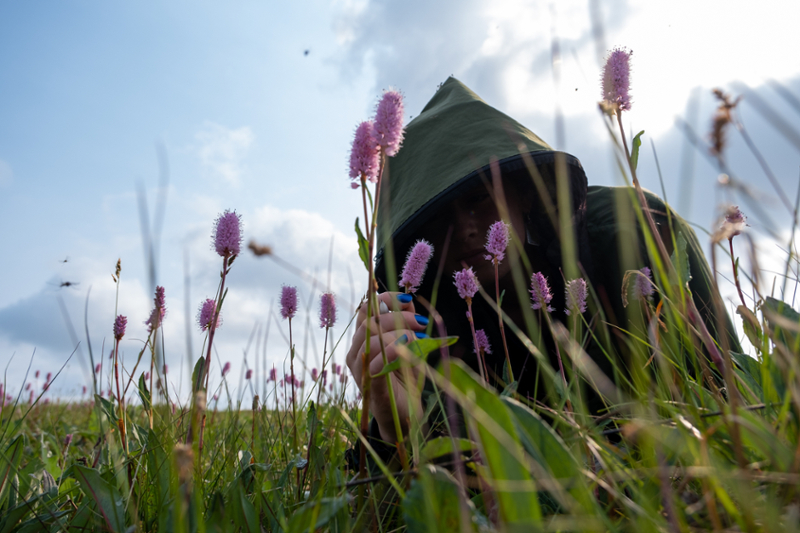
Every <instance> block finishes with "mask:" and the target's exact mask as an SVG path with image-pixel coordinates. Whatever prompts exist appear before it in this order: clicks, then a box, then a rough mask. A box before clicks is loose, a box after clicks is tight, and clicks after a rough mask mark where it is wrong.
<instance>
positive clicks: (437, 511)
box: [402, 465, 471, 533]
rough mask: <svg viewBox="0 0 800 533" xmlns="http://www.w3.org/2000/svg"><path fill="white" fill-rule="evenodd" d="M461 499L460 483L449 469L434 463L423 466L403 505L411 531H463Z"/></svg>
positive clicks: (422, 532) (411, 532) (424, 532)
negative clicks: (459, 500)
mask: <svg viewBox="0 0 800 533" xmlns="http://www.w3.org/2000/svg"><path fill="white" fill-rule="evenodd" d="M458 498H459V490H458V484H457V483H456V480H455V479H454V478H453V476H452V475H451V474H450V473H449V472H447V471H446V470H444V469H442V468H440V467H436V466H433V465H424V466H422V467H420V472H419V476H418V477H417V478H416V479H415V480H414V481H412V482H411V488H410V489H409V491H408V492H407V493H406V497H405V499H404V500H403V504H402V508H403V518H404V521H405V523H406V527H407V528H408V531H409V533H427V532H431V533H435V532H442V533H444V532H448V533H449V532H450V531H461V527H460V523H459V522H460V519H459V515H460V514H461V511H460V506H459V503H458ZM470 503H471V502H470Z"/></svg>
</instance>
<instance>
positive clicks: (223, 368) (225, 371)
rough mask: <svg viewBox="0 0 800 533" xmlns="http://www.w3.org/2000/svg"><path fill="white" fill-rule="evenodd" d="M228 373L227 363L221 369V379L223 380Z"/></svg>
mask: <svg viewBox="0 0 800 533" xmlns="http://www.w3.org/2000/svg"><path fill="white" fill-rule="evenodd" d="M230 371H231V363H230V361H229V362H227V363H225V365H224V366H223V367H222V377H223V378H224V377H225V375H226V374H227V373H228V372H230Z"/></svg>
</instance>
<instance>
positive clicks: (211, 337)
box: [151, 252, 230, 462]
mask: <svg viewBox="0 0 800 533" xmlns="http://www.w3.org/2000/svg"><path fill="white" fill-rule="evenodd" d="M229 258H230V252H225V255H224V256H222V273H221V278H222V280H221V281H220V284H219V293H217V308H216V309H215V310H214V316H213V317H211V324H209V326H208V351H207V352H206V363H205V365H204V366H203V372H202V373H201V374H200V376H198V379H197V381H198V382H197V390H200V387H201V386H202V383H203V382H205V388H206V390H208V376H209V370H210V369H211V347H212V345H213V344H214V333H216V331H217V321H218V320H219V314H220V312H221V310H222V298H223V296H224V295H225V277H226V276H227V274H228V259H229ZM151 394H152V392H151ZM205 429H206V414H205V412H203V421H202V423H201V425H200V443H199V445H198V450H197V453H198V458H197V460H198V462H199V461H200V460H201V459H202V457H203V444H204V442H203V436H204V434H205ZM191 437H192V432H191V430H190V431H189V435H188V438H189V439H191Z"/></svg>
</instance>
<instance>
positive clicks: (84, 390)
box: [81, 385, 86, 395]
mask: <svg viewBox="0 0 800 533" xmlns="http://www.w3.org/2000/svg"><path fill="white" fill-rule="evenodd" d="M81 394H82V395H85V394H86V385H84V386H83V392H81Z"/></svg>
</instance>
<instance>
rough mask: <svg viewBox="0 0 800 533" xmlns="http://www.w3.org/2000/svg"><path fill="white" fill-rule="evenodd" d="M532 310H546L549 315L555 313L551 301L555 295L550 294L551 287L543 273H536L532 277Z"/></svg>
mask: <svg viewBox="0 0 800 533" xmlns="http://www.w3.org/2000/svg"><path fill="white" fill-rule="evenodd" d="M530 293H531V302H532V304H531V309H546V310H547V312H548V313H552V312H553V311H555V309H553V308H552V307H550V305H549V304H550V300H552V299H553V295H552V294H551V293H550V286H549V285H548V284H547V278H546V277H545V276H544V274H542V273H541V272H534V273H533V275H532V276H531V290H530Z"/></svg>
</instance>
